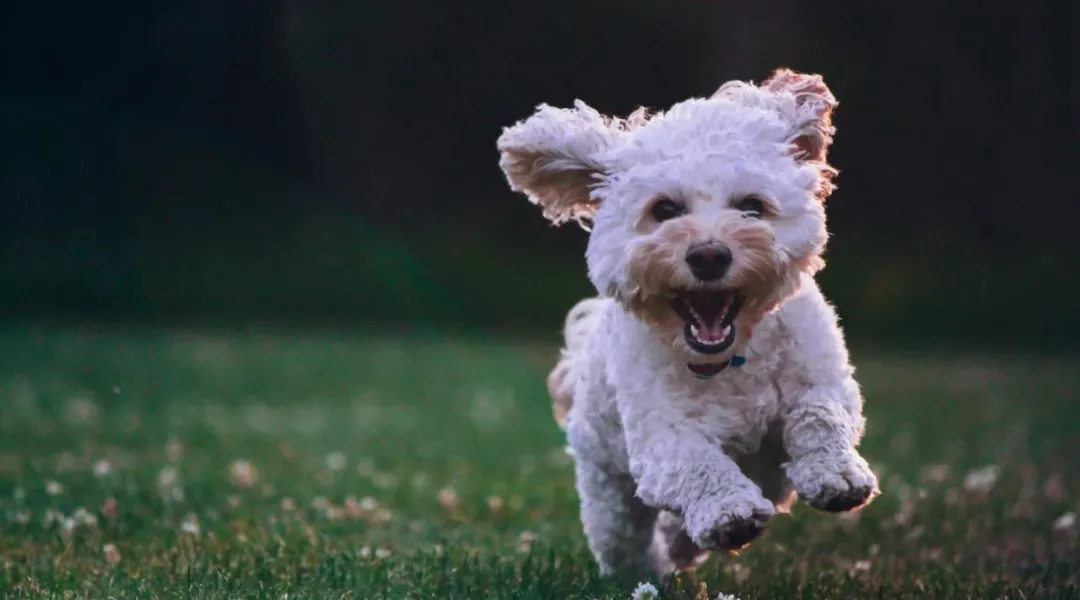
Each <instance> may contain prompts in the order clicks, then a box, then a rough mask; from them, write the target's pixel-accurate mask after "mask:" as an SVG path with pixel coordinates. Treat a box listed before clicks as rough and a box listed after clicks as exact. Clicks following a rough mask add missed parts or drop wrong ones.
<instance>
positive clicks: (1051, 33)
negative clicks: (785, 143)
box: [0, 0, 1080, 346]
mask: <svg viewBox="0 0 1080 600" xmlns="http://www.w3.org/2000/svg"><path fill="white" fill-rule="evenodd" d="M1078 25H1080V9H1078V8H1077V3H1075V2H1052V1H1051V0H1033V1H1029V2H1011V3H997V4H995V3H990V4H987V3H983V2H975V1H973V0H962V1H960V0H958V1H950V2H875V3H868V2H841V1H838V0H819V1H816V2H806V1H795V0H758V1H756V2H718V1H703V0H699V1H688V0H677V1H668V2H661V1H659V0H651V1H646V0H619V1H615V0H547V1H546V2H539V3H538V2H506V1H504V0H471V1H469V2H450V1H441V2H439V1H434V0H399V1H398V2H380V3H371V2H341V1H331V0H304V1H300V0H258V1H255V0H179V1H174V2H167V3H166V2H138V3H136V2H126V3H119V2H113V3H110V2H105V3H74V2H72V3H59V4H57V3H44V2H36V3H34V2H16V3H12V4H10V5H8V6H7V7H6V8H5V9H4V15H3V18H0V61H2V62H0V64H2V67H3V71H2V73H3V74H2V86H0V149H2V160H0V194H2V206H0V313H2V315H3V316H4V317H5V318H7V319H10V320H33V319H61V320H72V321H95V322H106V323H108V322H123V321H143V322H146V321H148V322H160V323H183V322H190V321H209V322H218V323H226V324H234V323H245V322H305V321H307V322H321V323H329V324H357V325H361V326H383V327H390V328H395V329H397V328H410V327H411V328H417V327H423V328H430V329H445V330H455V329H458V330H492V331H505V330H521V331H533V332H540V333H542V334H544V335H550V336H552V341H553V342H554V334H555V333H556V332H557V331H558V329H559V327H560V325H561V320H562V317H563V314H564V313H565V311H566V309H567V308H569V306H570V304H571V303H572V302H574V301H575V300H576V299H577V298H579V297H581V296H583V295H585V294H589V293H591V292H592V290H591V289H590V287H589V285H588V283H587V281H586V279H585V275H584V259H583V257H582V250H583V248H584V243H585V239H586V238H585V233H584V232H582V231H581V230H579V229H577V228H575V227H572V226H567V227H563V228H558V229H555V228H552V227H550V226H549V225H547V224H546V222H544V221H543V220H542V219H541V217H540V215H539V212H538V211H537V210H536V209H535V208H534V207H532V206H531V205H529V204H528V203H527V202H526V200H525V198H524V197H523V196H520V195H517V194H514V193H511V192H510V191H509V189H508V187H507V185H506V183H505V181H504V179H503V177H502V174H501V172H500V171H499V168H498V165H497V160H498V157H497V154H496V152H495V146H494V144H495V139H496V137H497V136H498V135H499V133H500V129H501V127H503V126H505V125H509V124H511V123H513V122H514V121H516V120H518V119H521V118H524V117H526V116H528V115H529V114H530V112H531V111H532V110H533V108H534V106H535V105H536V104H538V103H540V102H548V103H551V104H555V105H569V104H570V103H571V102H572V101H573V100H574V99H575V98H581V99H583V100H585V101H586V102H588V103H590V104H591V105H593V106H594V107H596V108H597V109H599V110H601V111H603V112H610V113H617V114H625V113H628V112H629V111H631V110H632V109H634V108H635V107H637V106H638V105H646V106H651V107H656V108H663V107H667V106H669V105H670V104H672V103H674V102H677V101H680V100H682V99H685V98H687V97H690V96H695V95H696V96H701V95H708V94H710V93H711V92H712V91H713V90H714V89H715V88H716V87H717V86H719V85H720V84H721V83H722V82H724V81H726V80H729V79H751V80H755V81H760V80H761V79H763V78H765V77H766V76H767V75H768V74H769V72H770V71H771V70H772V69H773V68H775V67H777V66H788V67H791V68H794V69H797V70H804V71H812V72H819V73H822V74H823V75H824V76H825V79H826V81H827V82H828V84H829V85H830V86H831V88H832V90H833V91H834V93H835V94H836V95H837V97H838V98H839V99H840V107H839V109H838V112H837V114H836V124H837V127H838V134H837V138H836V144H835V146H834V148H833V152H832V162H833V164H835V165H836V166H837V167H838V168H839V169H840V170H841V175H840V178H839V179H838V184H839V189H838V191H837V192H836V193H835V194H834V195H833V196H832V198H831V199H830V200H829V205H830V209H831V212H830V222H831V230H832V234H833V239H832V241H831V243H830V250H829V253H828V257H827V258H828V260H829V265H828V268H827V269H826V270H825V271H824V272H823V273H822V274H821V276H820V280H821V282H822V285H823V287H824V288H825V291H826V294H827V295H828V296H829V297H830V298H831V299H832V300H833V301H834V302H835V303H836V304H837V305H838V307H839V309H840V311H841V315H842V317H843V321H844V324H845V326H846V328H847V330H848V333H849V336H851V337H853V338H854V337H860V338H866V339H870V340H876V341H885V342H890V343H891V342H895V343H901V342H905V341H911V342H927V343H976V344H990V343H993V344H1003V345H1021V344H1022V345H1035V346H1038V345H1046V344H1051V343H1055V344H1060V343H1070V342H1072V340H1074V339H1077V335H1076V333H1077V328H1078V325H1080V311H1077V310H1075V309H1074V307H1075V306H1076V305H1077V302H1076V299H1075V295H1076V292H1077V289H1078V287H1080V285H1078V284H1080V269H1078V268H1077V265H1078V264H1080V263H1078V260H1077V259H1078V258H1080V235H1078V234H1077V226H1078V225H1080V219H1078V217H1080V197H1078V192H1077V189H1078V187H1077V185H1076V183H1075V180H1076V160H1077V158H1080V143H1078V140H1080V125H1078V121H1080V36H1078V35H1076V32H1077V31H1078Z"/></svg>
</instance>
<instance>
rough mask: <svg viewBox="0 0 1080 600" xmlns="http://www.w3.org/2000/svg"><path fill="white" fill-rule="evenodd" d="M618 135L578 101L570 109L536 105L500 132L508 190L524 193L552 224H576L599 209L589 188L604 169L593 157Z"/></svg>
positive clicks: (611, 122)
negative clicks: (575, 222)
mask: <svg viewBox="0 0 1080 600" xmlns="http://www.w3.org/2000/svg"><path fill="white" fill-rule="evenodd" d="M619 134H620V129H619V127H618V123H617V121H615V120H613V119H609V118H607V117H604V116H603V115H601V114H600V113H598V112H597V111H596V110H594V109H592V108H590V107H589V106H588V105H586V104H585V103H584V102H581V101H580V100H579V101H577V102H576V103H575V105H574V108H572V109H559V108H554V107H551V106H548V105H546V104H541V105H540V106H539V107H538V108H537V110H536V112H535V113H534V114H533V115H532V116H531V117H529V118H528V119H525V120H524V121H521V122H519V123H517V124H515V125H513V126H511V127H507V128H506V129H504V130H503V133H502V135H501V136H499V140H498V142H497V143H496V145H497V147H498V149H499V153H500V157H499V166H500V167H502V170H503V173H504V174H505V175H506V179H507V181H508V182H509V183H510V188H511V189H512V190H514V191H517V192H524V193H525V194H527V195H528V197H529V200H530V201H531V202H532V203H533V204H537V205H539V206H540V208H542V209H543V211H544V217H546V218H547V219H548V220H550V221H551V222H552V223H554V224H556V225H559V224H562V223H565V222H566V221H570V220H576V221H578V222H579V223H580V222H581V221H582V220H583V219H591V218H592V217H593V216H594V215H595V214H596V211H597V209H598V208H599V199H598V198H596V197H595V196H594V195H593V188H594V185H595V184H596V183H598V181H599V178H600V177H601V176H603V175H604V174H605V173H606V169H605V166H604V165H603V164H601V162H600V160H599V158H598V157H599V155H600V153H601V152H603V151H604V150H606V149H607V148H609V147H611V145H612V143H613V142H614V141H615V139H616V137H617V136H618V135H619Z"/></svg>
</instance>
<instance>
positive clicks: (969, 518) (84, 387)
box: [0, 328, 1080, 600]
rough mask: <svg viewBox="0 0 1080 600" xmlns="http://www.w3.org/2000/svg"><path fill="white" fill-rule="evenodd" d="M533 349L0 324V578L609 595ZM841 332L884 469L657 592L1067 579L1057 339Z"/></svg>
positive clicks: (1071, 376) (1067, 490) (200, 590)
mask: <svg viewBox="0 0 1080 600" xmlns="http://www.w3.org/2000/svg"><path fill="white" fill-rule="evenodd" d="M549 341H550V342H554V340H549ZM553 351H554V348H553V347H551V346H550V345H547V344H527V343H520V342H512V341H507V340H502V341H500V340H480V339H467V340H461V339H444V340H440V339H432V338H427V339H420V338H416V339H394V338H377V337H362V336H356V337H349V336H345V335H339V336H334V335H330V334H327V333H311V332H309V333H300V332H282V333H272V332H257V333H246V334H235V333H221V332H217V333H215V332H204V333H187V334H184V333H167V332H161V331H156V332H155V331H127V332H123V333H107V332H102V331H100V330H97V331H95V330H90V329H87V330H81V331H78V330H69V331H67V332H64V331H59V330H55V329H52V330H34V329H32V328H23V329H18V330H12V329H9V330H6V331H2V332H0V591H2V594H0V595H2V596H3V597H5V598H10V597H14V598H19V597H29V598H39V597H56V598H110V597H113V598H150V597H159V598H165V597H169V598H173V597H179V598H274V599H281V598H286V597H287V598H290V599H292V598H439V599H443V598H461V599H465V598H468V599H476V598H529V599H538V598H553V599H556V598H557V599H562V598H619V599H621V598H629V597H630V593H631V591H632V589H633V587H634V586H635V585H636V584H637V582H638V581H637V579H636V578H623V579H611V580H605V579H601V578H600V577H599V576H598V575H597V572H596V569H595V567H594V565H593V563H592V561H591V558H590V556H589V554H588V552H587V550H586V548H585V544H584V540H583V538H582V535H581V530H580V526H579V524H578V521H577V506H576V495H575V493H574V488H573V477H572V467H571V464H570V462H569V457H568V456H566V454H565V453H564V452H563V449H562V448H563V439H562V435H561V433H560V432H559V431H558V429H557V428H556V427H555V425H554V423H553V421H552V418H551V416H550V404H549V400H548V399H547V397H546V395H545V391H544V386H543V377H544V375H545V373H546V369H547V368H548V366H549V363H550V360H551V357H552V355H553ZM853 356H854V359H855V360H856V363H857V365H858V367H859V376H860V381H861V383H862V385H863V388H864V391H865V393H866V395H867V397H868V403H867V408H866V411H867V414H868V418H869V423H870V425H869V431H868V434H867V438H866V440H865V443H864V446H863V449H864V452H865V454H866V455H867V456H868V457H869V459H870V460H871V462H872V463H873V464H874V465H875V468H877V469H879V471H880V473H881V475H882V484H883V488H884V494H883V496H882V497H880V498H878V499H877V500H876V501H875V502H874V503H873V504H872V505H871V506H870V507H868V508H867V509H866V510H865V511H863V512H862V513H861V514H859V515H857V516H856V517H848V518H841V517H836V516H832V515H825V514H820V513H816V512H814V511H812V510H811V509H809V508H807V507H806V506H803V505H800V506H797V507H796V509H795V511H794V514H793V515H792V516H791V517H783V516H782V517H778V518H777V519H776V520H775V521H774V522H773V523H772V525H771V526H770V529H769V530H768V532H767V533H766V534H765V536H764V537H763V538H762V539H761V540H760V541H759V542H757V543H756V544H755V545H753V546H752V547H750V548H749V549H747V550H746V551H744V552H743V553H741V554H740V555H738V556H733V557H728V556H715V557H713V558H712V559H710V561H709V562H708V563H707V564H706V566H705V567H703V568H702V569H701V570H700V571H698V572H697V573H695V574H693V575H692V576H683V577H681V578H679V579H678V580H677V581H675V582H674V583H672V584H669V585H666V586H659V584H658V586H659V587H660V589H661V595H662V597H664V598H702V597H706V596H702V595H700V594H703V593H707V597H708V598H715V597H716V595H717V594H718V593H719V592H726V593H733V594H737V595H738V596H739V597H740V598H742V599H743V600H747V599H750V598H760V599H775V598H804V599H824V598H834V599H836V598H877V597H883V598H930V597H940V598H1002V597H1008V598H1017V599H1019V598H1027V599H1031V598H1080V590H1078V588H1076V587H1073V586H1074V585H1075V584H1076V583H1077V578H1078V576H1077V573H1080V550H1078V545H1077V538H1076V527H1072V528H1069V527H1061V526H1060V525H1061V524H1062V523H1061V522H1060V521H1059V518H1060V517H1061V516H1062V515H1066V514H1067V513H1070V512H1077V511H1080V502H1078V498H1080V467H1078V463H1077V456H1078V451H1080V404H1078V402H1077V398H1078V390H1080V372H1078V371H1077V370H1076V369H1075V368H1074V366H1073V365H1074V364H1075V363H1074V362H1073V360H1072V357H1068V356H1061V357H1028V358H1025V357H1005V356H1000V357H994V356H973V355H968V356H960V355H956V354H943V355H929V354H922V355H920V354H908V355H895V354H890V353H888V352H884V351H870V350H862V349H860V348H859V347H856V348H854V349H853ZM238 461H246V462H238ZM986 465H993V466H996V467H998V469H999V470H1000V471H999V477H998V478H997V481H996V484H995V485H993V487H992V488H991V489H990V491H989V492H988V493H986V494H983V493H979V492H978V491H971V490H968V489H966V487H965V485H964V479H965V475H966V474H967V473H968V472H969V471H970V470H972V469H977V468H980V467H984V466H986ZM80 509H81V510H80ZM95 521H96V522H95ZM1055 522H1058V525H1059V526H1058V527H1057V528H1055ZM109 544H112V545H113V546H110V547H109V551H106V549H105V548H106V546H107V545H109ZM113 548H115V552H116V554H113V552H112V550H113ZM110 559H113V560H110ZM706 590H707V591H706Z"/></svg>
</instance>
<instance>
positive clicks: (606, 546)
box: [576, 460, 657, 575]
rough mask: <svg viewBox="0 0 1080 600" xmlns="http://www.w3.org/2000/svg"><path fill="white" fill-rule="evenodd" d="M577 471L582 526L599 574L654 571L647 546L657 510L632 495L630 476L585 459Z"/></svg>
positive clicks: (581, 461)
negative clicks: (597, 565)
mask: <svg viewBox="0 0 1080 600" xmlns="http://www.w3.org/2000/svg"><path fill="white" fill-rule="evenodd" d="M576 471H577V491H578V496H579V497H580V499H581V523H582V525H583V526H584V529H585V537H586V539H587V540H588V543H589V550H591V551H592V554H593V556H594V557H595V558H596V561H597V563H598V564H599V566H600V572H601V573H602V574H604V575H610V574H613V573H616V572H624V571H625V572H631V571H633V572H638V573H641V572H644V571H645V570H651V569H654V568H655V565H653V564H652V561H651V560H650V546H651V545H652V541H653V529H654V524H655V523H656V515H657V511H656V509H653V508H650V507H648V506H645V504H644V503H642V502H641V500H640V499H639V498H637V496H635V495H634V488H635V486H634V482H633V480H632V479H631V478H630V476H629V475H627V474H623V473H618V472H612V471H611V470H610V469H607V468H605V467H603V466H601V465H597V464H595V463H592V462H589V461H587V460H578V461H577V467H576Z"/></svg>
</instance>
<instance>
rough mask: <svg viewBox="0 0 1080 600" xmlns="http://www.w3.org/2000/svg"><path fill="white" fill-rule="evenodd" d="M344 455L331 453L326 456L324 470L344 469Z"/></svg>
mask: <svg viewBox="0 0 1080 600" xmlns="http://www.w3.org/2000/svg"><path fill="white" fill-rule="evenodd" d="M346 462H347V461H346V460H345V455H344V454H342V453H341V452H331V453H330V454H327V455H326V468H328V469H330V470H331V471H335V472H337V471H341V470H343V469H344V468H345V464H346Z"/></svg>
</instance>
